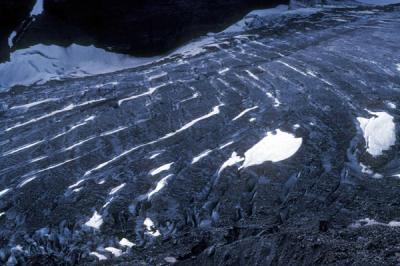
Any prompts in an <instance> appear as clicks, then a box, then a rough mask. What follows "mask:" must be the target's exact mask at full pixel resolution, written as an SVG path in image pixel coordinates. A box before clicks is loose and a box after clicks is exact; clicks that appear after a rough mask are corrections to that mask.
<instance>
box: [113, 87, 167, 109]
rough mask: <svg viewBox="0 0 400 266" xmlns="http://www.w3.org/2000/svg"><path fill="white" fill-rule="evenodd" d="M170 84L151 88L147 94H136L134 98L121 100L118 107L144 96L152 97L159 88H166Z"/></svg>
mask: <svg viewBox="0 0 400 266" xmlns="http://www.w3.org/2000/svg"><path fill="white" fill-rule="evenodd" d="M168 84H169V83H163V84H161V85H158V86H155V87H151V88H149V89H148V90H147V91H146V92H143V93H141V94H136V95H132V96H129V97H127V98H124V99H121V100H119V101H118V105H119V106H121V105H122V104H123V103H124V102H128V101H132V100H134V99H137V98H140V97H143V96H148V95H152V94H153V93H154V92H155V91H157V90H158V89H159V88H161V87H164V86H166V85H168Z"/></svg>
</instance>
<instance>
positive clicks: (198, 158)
mask: <svg viewBox="0 0 400 266" xmlns="http://www.w3.org/2000/svg"><path fill="white" fill-rule="evenodd" d="M211 152H212V150H205V151H203V152H202V153H200V154H199V155H197V156H195V157H194V158H193V160H192V164H195V163H197V162H198V161H200V160H201V159H203V158H204V157H207V156H208V155H209V154H210V153H211Z"/></svg>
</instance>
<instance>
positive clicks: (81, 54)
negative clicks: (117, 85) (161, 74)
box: [0, 44, 156, 91]
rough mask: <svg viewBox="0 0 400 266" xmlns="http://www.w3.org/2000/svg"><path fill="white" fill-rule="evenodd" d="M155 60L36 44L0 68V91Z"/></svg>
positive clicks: (90, 48) (17, 53) (80, 48)
mask: <svg viewBox="0 0 400 266" xmlns="http://www.w3.org/2000/svg"><path fill="white" fill-rule="evenodd" d="M154 60H156V58H154V57H153V58H135V57H131V56H128V55H122V54H116V53H111V52H107V51H105V50H103V49H99V48H96V47H94V46H81V45H76V44H72V45H71V46H69V47H66V48H65V47H61V46H57V45H49V46H47V45H42V44H38V45H35V46H32V47H30V48H27V49H22V50H17V51H15V52H13V53H12V54H11V60H10V61H9V62H5V63H2V64H0V73H1V78H0V91H1V90H5V89H8V88H10V87H12V86H14V85H31V84H35V83H38V84H43V83H45V82H46V81H49V80H57V79H63V78H68V77H83V76H89V75H96V74H104V73H109V72H115V71H119V70H122V69H126V68H131V67H136V66H139V65H143V64H146V63H149V62H152V61H154Z"/></svg>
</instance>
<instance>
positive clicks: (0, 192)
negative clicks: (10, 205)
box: [0, 188, 11, 197]
mask: <svg viewBox="0 0 400 266" xmlns="http://www.w3.org/2000/svg"><path fill="white" fill-rule="evenodd" d="M10 191H11V189H10V188H6V189H3V190H2V191H0V197H2V196H4V195H5V194H7V193H8V192H10Z"/></svg>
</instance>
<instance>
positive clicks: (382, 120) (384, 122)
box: [357, 112, 396, 157]
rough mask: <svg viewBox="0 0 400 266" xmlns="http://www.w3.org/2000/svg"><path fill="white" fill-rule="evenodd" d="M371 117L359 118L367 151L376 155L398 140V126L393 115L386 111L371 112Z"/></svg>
mask: <svg viewBox="0 0 400 266" xmlns="http://www.w3.org/2000/svg"><path fill="white" fill-rule="evenodd" d="M370 113H371V114H372V115H374V116H373V117H371V118H363V117H359V118H357V120H358V122H359V123H360V127H361V130H362V131H363V134H364V140H365V143H366V148H367V152H368V153H369V154H371V155H372V156H374V157H376V156H379V155H382V152H383V151H385V150H388V149H389V148H390V147H391V146H393V145H394V144H395V142H396V131H395V130H396V126H395V123H394V122H393V117H392V116H391V115H389V114H387V113H385V112H370Z"/></svg>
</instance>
